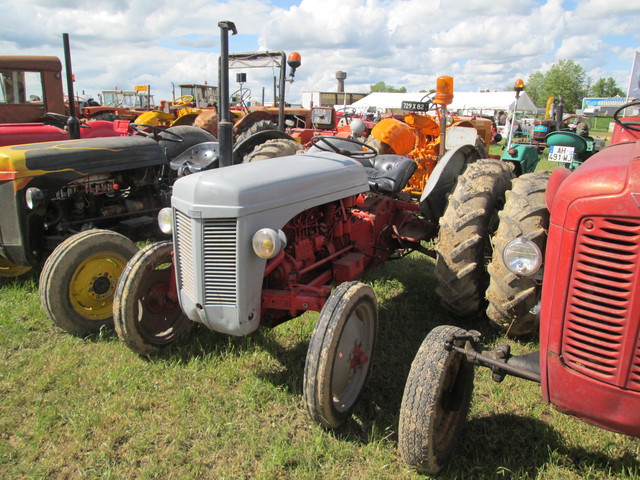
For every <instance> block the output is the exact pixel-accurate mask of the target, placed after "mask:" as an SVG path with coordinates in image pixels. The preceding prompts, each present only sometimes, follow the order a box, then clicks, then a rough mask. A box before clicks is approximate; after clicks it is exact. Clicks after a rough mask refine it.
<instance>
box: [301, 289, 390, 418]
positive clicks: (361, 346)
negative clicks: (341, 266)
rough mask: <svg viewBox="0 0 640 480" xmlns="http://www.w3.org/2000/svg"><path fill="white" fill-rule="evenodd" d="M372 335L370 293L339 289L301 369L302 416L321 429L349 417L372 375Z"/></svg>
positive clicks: (373, 317)
mask: <svg viewBox="0 0 640 480" xmlns="http://www.w3.org/2000/svg"><path fill="white" fill-rule="evenodd" d="M377 330H378V307H377V304H376V299H375V294H374V293H373V289H372V288H371V287H369V286H368V285H365V284H363V283H360V282H357V281H352V282H345V283H342V284H340V285H339V286H338V288H336V289H335V290H334V291H333V292H332V293H331V295H330V296H329V299H328V300H327V302H326V303H325V305H324V307H323V308H322V311H321V312H320V316H319V317H318V321H317V323H316V326H315V328H314V330H313V333H312V335H311V341H310V342H309V349H308V351H307V358H306V362H305V368H304V380H303V397H304V402H305V404H306V407H307V412H308V413H309V416H310V417H311V418H312V419H313V420H315V421H316V422H318V423H319V424H320V425H322V426H323V427H324V428H328V429H331V428H338V427H340V426H341V425H342V424H343V423H344V422H345V421H346V420H347V418H349V416H350V415H351V412H352V410H353V408H354V406H355V403H356V401H357V400H358V398H359V397H360V393H361V392H362V389H363V388H364V386H365V384H366V381H367V378H368V376H369V372H370V370H371V362H372V356H373V350H374V347H375V340H376V332H377Z"/></svg>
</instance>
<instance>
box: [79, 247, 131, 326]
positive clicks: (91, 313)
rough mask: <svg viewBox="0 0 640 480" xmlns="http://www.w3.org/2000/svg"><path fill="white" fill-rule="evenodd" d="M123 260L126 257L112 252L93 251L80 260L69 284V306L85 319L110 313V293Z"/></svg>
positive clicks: (97, 317) (123, 263)
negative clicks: (93, 252)
mask: <svg viewBox="0 0 640 480" xmlns="http://www.w3.org/2000/svg"><path fill="white" fill-rule="evenodd" d="M126 264H127V259H126V258H124V257H122V256H120V255H116V254H112V253H101V254H97V255H93V256H91V257H89V258H88V259H86V260H85V261H83V262H82V263H81V264H80V265H79V266H78V268H77V269H76V271H75V272H74V274H73V277H71V282H70V284H69V300H70V301H71V306H72V307H73V309H74V310H75V311H76V312H77V313H78V314H80V315H82V316H83V317H84V318H86V319H88V320H95V321H101V320H105V319H107V318H109V317H111V315H112V314H113V313H112V305H113V294H114V292H115V290H116V285H117V283H118V278H120V275H121V274H122V271H123V270H124V267H125V265H126Z"/></svg>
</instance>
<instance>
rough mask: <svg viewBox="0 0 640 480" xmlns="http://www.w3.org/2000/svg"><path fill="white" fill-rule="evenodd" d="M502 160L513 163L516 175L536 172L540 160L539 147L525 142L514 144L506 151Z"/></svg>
mask: <svg viewBox="0 0 640 480" xmlns="http://www.w3.org/2000/svg"><path fill="white" fill-rule="evenodd" d="M500 160H502V161H504V162H510V163H512V164H513V165H514V171H515V173H516V175H522V174H523V173H531V172H534V171H535V169H536V167H537V166H538V161H539V160H540V157H539V155H538V147H537V146H535V145H529V144H523V143H515V144H512V145H511V147H509V149H507V150H505V151H504V153H503V154H502V156H501V157H500Z"/></svg>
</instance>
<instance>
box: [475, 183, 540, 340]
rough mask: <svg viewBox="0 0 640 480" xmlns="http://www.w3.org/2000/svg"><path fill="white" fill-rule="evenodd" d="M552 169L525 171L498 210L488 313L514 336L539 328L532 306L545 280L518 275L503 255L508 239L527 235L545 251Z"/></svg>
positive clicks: (527, 333)
mask: <svg viewBox="0 0 640 480" xmlns="http://www.w3.org/2000/svg"><path fill="white" fill-rule="evenodd" d="M548 182H549V172H545V171H540V172H534V173H528V174H525V175H522V176H520V177H518V178H516V179H515V180H513V183H512V187H511V190H509V191H507V192H506V199H505V205H504V208H503V209H502V211H500V213H499V214H498V215H499V217H500V223H499V225H498V229H497V230H496V232H495V234H494V236H493V238H492V242H491V243H492V245H493V251H494V253H493V257H492V259H491V262H490V263H489V266H488V267H487V270H488V272H489V278H490V279H489V287H488V288H487V300H488V302H489V305H488V307H487V317H488V318H489V320H490V322H491V323H492V324H493V325H494V326H496V327H497V328H499V329H500V330H502V331H505V332H507V333H508V334H509V335H511V336H520V335H531V334H535V333H536V332H537V331H538V326H539V318H538V315H536V314H534V313H531V311H530V310H531V309H532V308H533V307H534V306H535V305H536V303H537V302H538V300H539V298H540V292H541V290H542V282H541V281H540V280H536V279H535V278H533V277H526V276H520V275H516V274H515V273H513V272H511V271H510V270H509V269H507V267H506V266H505V263H504V260H503V258H502V253H503V252H504V249H505V247H506V246H507V243H509V242H510V241H511V240H514V239H516V238H517V237H524V238H527V239H528V240H530V241H532V242H533V243H535V244H536V245H537V246H538V248H540V251H541V252H543V254H544V251H545V247H546V243H547V230H548V229H549V210H548V209H547V206H546V203H545V195H546V190H547V184H548Z"/></svg>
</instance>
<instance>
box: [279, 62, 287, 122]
mask: <svg viewBox="0 0 640 480" xmlns="http://www.w3.org/2000/svg"><path fill="white" fill-rule="evenodd" d="M286 83H287V58H286V56H285V54H284V52H281V58H280V105H279V107H280V108H279V109H278V130H280V131H281V132H284V91H285V87H286Z"/></svg>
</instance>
